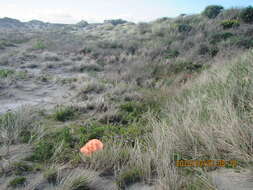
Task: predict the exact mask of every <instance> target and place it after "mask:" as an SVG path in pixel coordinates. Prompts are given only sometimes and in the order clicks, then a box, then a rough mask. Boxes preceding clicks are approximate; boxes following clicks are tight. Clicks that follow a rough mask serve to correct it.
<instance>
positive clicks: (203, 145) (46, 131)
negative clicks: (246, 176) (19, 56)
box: [0, 9, 253, 189]
mask: <svg viewBox="0 0 253 190" xmlns="http://www.w3.org/2000/svg"><path fill="white" fill-rule="evenodd" d="M239 11H240V10H237V9H231V10H226V11H225V12H224V13H222V14H221V15H219V16H218V17H217V18H216V19H207V18H205V17H203V16H200V15H194V16H187V17H179V18H176V19H160V20H157V21H155V22H153V23H149V24H139V25H132V24H126V25H119V26H111V25H105V26H104V25H103V26H101V27H100V28H96V29H94V30H92V31H88V32H80V34H75V35H73V34H66V33H63V34H58V35H56V34H55V33H49V34H44V36H43V35H41V38H44V39H43V43H45V44H43V49H45V48H46V49H47V50H48V51H52V49H54V48H55V47H58V50H59V51H64V52H65V51H73V49H74V51H78V50H80V49H78V48H79V47H83V46H84V47H85V48H83V49H82V55H84V56H86V57H89V59H91V60H92V61H95V62H96V63H97V64H98V65H99V69H101V67H102V68H103V69H102V71H100V72H102V74H103V75H98V77H97V78H98V80H97V81H96V83H95V82H93V83H91V84H90V85H86V86H85V87H84V89H82V91H83V92H84V93H85V94H87V93H100V91H106V90H105V89H107V88H108V89H109V90H107V91H108V92H107V91H106V93H105V94H104V98H105V102H103V104H101V105H99V106H95V109H97V110H96V111H97V112H96V114H95V115H92V114H90V115H89V113H88V114H87V113H86V112H85V113H84V112H83V111H82V109H79V108H77V107H75V106H70V107H60V108H57V109H56V110H55V111H54V113H53V114H47V113H43V112H34V111H31V110H29V109H26V108H24V109H25V110H27V111H26V112H24V111H21V112H16V113H13V114H7V115H4V116H2V117H1V120H0V127H1V129H4V130H2V131H1V143H5V144H6V145H7V147H8V145H10V144H19V143H28V142H29V143H31V144H32V145H33V148H34V149H33V151H32V154H31V155H29V157H27V158H26V161H29V163H30V164H32V167H33V168H34V170H36V169H38V164H39V166H40V167H39V169H38V170H39V172H42V173H44V178H46V179H47V180H49V181H50V180H53V183H56V186H58V188H61V187H62V186H61V185H62V184H65V185H66V184H67V185H68V186H71V185H73V186H74V185H76V183H78V184H79V185H82V184H83V183H84V185H87V184H88V185H87V186H89V184H92V180H91V179H86V176H85V175H86V174H85V175H84V179H82V178H80V175H77V176H76V178H77V179H76V180H74V177H73V176H74V175H73V174H71V176H70V177H69V178H68V177H67V178H65V181H67V182H64V180H63V179H62V180H63V181H61V182H59V181H57V180H56V179H55V178H57V177H55V175H56V176H57V174H56V173H57V172H56V171H57V170H61V169H60V168H58V167H57V165H58V164H69V165H71V168H75V167H85V168H87V167H88V168H90V169H93V170H98V171H99V172H102V171H103V172H107V173H109V174H108V175H111V176H114V178H115V181H116V182H117V185H118V186H119V187H121V188H124V187H125V186H127V185H129V184H131V183H135V182H138V181H144V182H146V183H151V184H153V185H155V188H156V189H206V188H210V189H212V187H211V183H210V181H209V179H208V177H207V175H206V174H207V172H208V171H210V170H215V169H217V168H198V169H196V168H186V169H185V168H183V169H182V168H177V167H176V166H175V162H176V160H178V159H194V160H207V159H226V160H232V159H236V160H238V161H239V166H240V167H248V166H249V164H250V163H252V161H253V160H252V152H253V151H252V147H253V146H252V139H253V136H252V134H253V129H252V119H253V118H252V116H253V115H252V114H253V113H252V106H253V102H252V100H253V81H252V80H253V78H252V76H253V73H252V72H253V62H252V60H253V53H252V50H248V49H250V48H251V47H252V46H253V43H252V36H251V32H252V25H249V24H246V23H243V22H241V25H240V28H231V29H226V30H224V29H223V27H222V26H221V25H220V23H221V22H222V21H223V20H226V19H230V18H234V17H236V16H237V15H238V14H239ZM182 24H184V25H187V26H190V27H191V28H192V29H191V30H190V31H182V32H180V31H179V27H180V25H182ZM54 35H56V36H55V38H53V37H54ZM66 36H67V37H68V38H67V37H66ZM101 36H102V37H101ZM64 38H65V39H64ZM94 39H96V40H94ZM81 40H85V41H81ZM35 41H36V44H37V43H38V41H37V40H35ZM80 41H81V42H82V43H80ZM39 42H40V44H39V45H38V44H37V46H35V47H37V48H41V46H42V44H41V43H42V41H41V39H40V40H39ZM49 42H50V43H49ZM199 42H201V43H199ZM36 44H35V45H36ZM63 44H67V45H65V46H64V45H63ZM72 47H75V48H72ZM240 52H244V53H243V54H241V55H239V53H240ZM98 65H96V68H97V67H98ZM75 68H76V67H75ZM82 68H83V67H82ZM86 68H87V65H86V67H84V69H86ZM89 68H90V67H89ZM91 68H92V67H91ZM117 73H118V74H117ZM104 83H106V85H105V84H104ZM107 86H110V87H107ZM111 86H113V87H111ZM110 88H113V90H111V89H110ZM126 92H128V93H132V94H130V95H131V96H130V98H129V97H128V96H127V95H126ZM135 93H138V95H141V98H133V96H134V95H135ZM108 105H110V106H108ZM106 106H107V109H105V108H106ZM91 107H92V106H91ZM108 108H109V109H113V111H114V110H115V112H113V114H109V116H108V115H107V116H106V117H105V116H104V114H105V115H106V114H108V112H109V111H111V110H109V111H108ZM85 111H87V108H86V109H85ZM102 116H103V117H102ZM86 118H88V119H86ZM101 118H102V119H101ZM35 120H36V121H38V123H37V122H33V121H35ZM92 138H100V139H102V141H103V142H105V145H106V146H105V149H104V150H103V151H101V152H98V153H97V154H95V155H94V156H92V157H91V158H83V157H80V155H79V151H78V150H79V148H80V147H81V146H82V145H83V144H84V143H85V142H87V140H89V139H92ZM228 167H229V166H228ZM11 169H12V170H15V171H16V169H15V167H14V169H13V167H11ZM4 172H5V171H4ZM4 172H3V174H4ZM26 172H29V171H26ZM35 172H36V171H35ZM63 172H64V171H63ZM22 175H23V174H22ZM24 175H25V174H24ZM197 176H199V177H197ZM58 177H59V176H58ZM70 178H71V179H70ZM72 178H73V179H72ZM68 180H72V181H71V182H68ZM51 182H52V181H50V183H51ZM86 182H87V184H86ZM71 183H73V184H71ZM70 189H71V188H70Z"/></svg>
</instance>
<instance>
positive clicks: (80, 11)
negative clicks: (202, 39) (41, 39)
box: [0, 0, 253, 24]
mask: <svg viewBox="0 0 253 190" xmlns="http://www.w3.org/2000/svg"><path fill="white" fill-rule="evenodd" d="M213 4H215V5H216V4H217V5H222V6H224V7H225V8H231V7H245V6H249V5H252V6H253V0H0V18H1V17H10V18H16V19H19V20H21V21H29V20H33V19H36V20H42V21H45V22H52V23H65V24H72V23H77V22H79V21H80V20H86V21H88V22H90V23H94V22H103V21H104V20H107V19H118V18H121V19H124V20H128V21H132V22H147V21H152V20H155V19H157V18H161V17H176V16H178V15H180V14H182V13H185V14H195V13H200V12H202V11H203V10H204V8H205V7H206V6H207V5H213Z"/></svg>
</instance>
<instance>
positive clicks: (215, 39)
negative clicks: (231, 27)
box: [210, 32, 234, 44]
mask: <svg viewBox="0 0 253 190" xmlns="http://www.w3.org/2000/svg"><path fill="white" fill-rule="evenodd" d="M233 36H234V34H232V33H230V32H223V33H216V34H213V35H211V37H210V43H211V44H216V43H218V42H221V41H223V40H227V39H229V38H231V37H233Z"/></svg>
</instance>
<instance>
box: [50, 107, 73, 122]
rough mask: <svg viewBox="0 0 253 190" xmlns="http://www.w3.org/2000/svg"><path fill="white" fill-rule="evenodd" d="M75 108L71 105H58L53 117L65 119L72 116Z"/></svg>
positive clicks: (58, 119)
mask: <svg viewBox="0 0 253 190" xmlns="http://www.w3.org/2000/svg"><path fill="white" fill-rule="evenodd" d="M74 113H75V110H74V109H73V108H72V107H62V106H61V107H58V108H57V109H56V111H55V113H54V114H53V117H54V119H55V120H57V121H62V122H64V121H67V120H71V119H73V117H74V115H75V114H74Z"/></svg>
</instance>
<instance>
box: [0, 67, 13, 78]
mask: <svg viewBox="0 0 253 190" xmlns="http://www.w3.org/2000/svg"><path fill="white" fill-rule="evenodd" d="M14 73H15V72H14V71H13V70H9V69H0V78H7V77H8V76H11V75H13V74H14Z"/></svg>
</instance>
